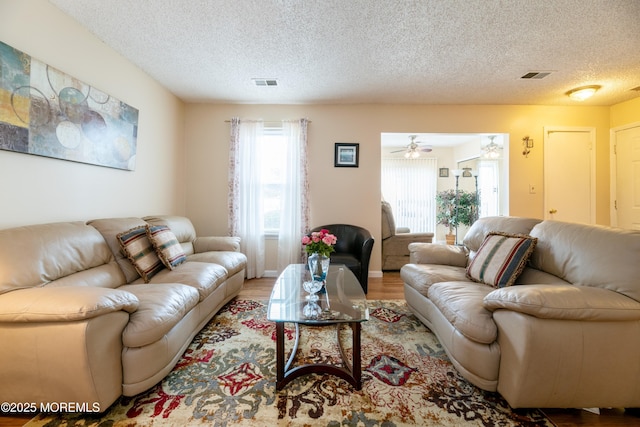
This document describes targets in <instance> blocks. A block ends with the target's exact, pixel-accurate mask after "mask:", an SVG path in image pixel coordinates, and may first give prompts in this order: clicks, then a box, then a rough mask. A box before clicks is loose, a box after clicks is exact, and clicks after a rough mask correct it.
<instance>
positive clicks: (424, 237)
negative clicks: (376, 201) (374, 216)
mask: <svg viewBox="0 0 640 427" xmlns="http://www.w3.org/2000/svg"><path fill="white" fill-rule="evenodd" d="M400 230H402V231H403V232H400ZM408 231H409V230H408V229H407V228H403V229H396V223H395V220H394V218H393V211H392V210H391V205H390V204H389V203H388V202H384V201H383V202H382V270H383V271H384V270H400V268H402V266H403V265H405V264H408V263H409V243H413V242H421V243H431V242H432V241H433V233H409V232H408Z"/></svg>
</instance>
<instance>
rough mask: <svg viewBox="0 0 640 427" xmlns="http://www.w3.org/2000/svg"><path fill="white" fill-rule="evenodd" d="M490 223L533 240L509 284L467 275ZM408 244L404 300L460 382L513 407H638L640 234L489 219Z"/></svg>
mask: <svg viewBox="0 0 640 427" xmlns="http://www.w3.org/2000/svg"><path fill="white" fill-rule="evenodd" d="M492 231H499V232H506V233H512V234H525V235H530V236H532V237H533V238H536V239H537V243H536V244H535V249H534V250H533V253H532V254H531V256H530V259H529V263H528V264H527V266H526V267H525V269H524V271H523V272H522V274H521V275H519V276H518V278H517V280H516V283H515V285H513V286H506V287H502V288H494V287H492V286H489V285H486V284H483V283H477V282H475V281H471V280H470V279H469V278H468V277H467V271H466V270H467V267H468V265H469V264H470V263H471V262H472V260H473V259H474V257H476V256H478V253H479V252H478V251H479V250H480V248H481V245H482V244H483V242H484V241H485V238H486V237H487V235H489V233H490V232H492ZM410 250H411V262H412V263H410V264H407V265H406V266H404V267H403V268H402V270H401V277H402V279H403V281H404V283H405V285H404V288H405V297H406V301H407V304H408V305H409V306H410V307H411V309H412V310H413V311H414V312H415V314H416V315H417V316H418V317H419V318H420V320H421V321H422V322H423V323H425V325H427V326H428V327H429V328H430V329H431V330H432V331H433V332H434V333H435V334H436V336H437V337H438V339H439V341H440V343H441V344H442V346H443V347H444V349H445V350H446V352H447V354H448V356H449V358H450V359H451V361H452V363H453V364H454V366H455V367H456V369H457V370H458V371H459V372H460V374H461V375H462V376H464V377H465V378H466V379H467V380H468V381H470V382H471V383H473V384H475V385H476V386H478V387H480V388H482V389H485V390H489V391H496V390H497V391H498V392H499V393H500V394H501V395H502V396H503V397H504V398H505V399H506V400H507V402H508V403H509V404H510V405H511V406H512V407H514V408H518V407H541V408H583V407H638V406H640V302H639V301H640V232H637V231H629V230H620V229H614V228H607V227H599V226H589V225H581V224H570V223H563V222H557V221H540V220H535V219H526V218H514V217H494V218H482V219H480V220H479V221H477V222H476V223H475V224H474V225H473V226H472V227H471V229H470V230H469V232H468V234H467V235H466V237H465V238H464V246H446V245H431V244H412V245H411V246H410ZM487 262H488V261H487ZM472 276H473V274H472Z"/></svg>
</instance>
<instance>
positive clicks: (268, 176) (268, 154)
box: [258, 127, 287, 235]
mask: <svg viewBox="0 0 640 427" xmlns="http://www.w3.org/2000/svg"><path fill="white" fill-rule="evenodd" d="M258 149H259V151H260V153H259V156H258V158H259V159H260V164H261V166H262V168H261V174H260V175H261V176H260V187H261V191H262V203H263V212H264V232H265V234H266V235H278V230H279V229H280V213H281V212H282V209H283V200H284V192H285V190H286V187H287V179H286V173H285V171H286V166H287V165H286V159H287V144H286V140H285V138H284V135H283V132H282V128H281V127H271V128H267V127H265V128H264V133H263V137H262V138H261V139H260V140H259V143H258Z"/></svg>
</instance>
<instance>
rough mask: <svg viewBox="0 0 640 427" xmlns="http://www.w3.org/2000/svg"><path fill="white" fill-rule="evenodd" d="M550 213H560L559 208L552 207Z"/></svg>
mask: <svg viewBox="0 0 640 427" xmlns="http://www.w3.org/2000/svg"><path fill="white" fill-rule="evenodd" d="M549 213H550V214H552V215H553V214H554V213H558V210H557V209H551V210H550V211H549Z"/></svg>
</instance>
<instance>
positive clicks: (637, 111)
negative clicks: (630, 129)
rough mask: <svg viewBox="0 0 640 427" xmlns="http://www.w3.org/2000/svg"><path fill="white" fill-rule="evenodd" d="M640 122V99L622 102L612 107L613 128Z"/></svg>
mask: <svg viewBox="0 0 640 427" xmlns="http://www.w3.org/2000/svg"><path fill="white" fill-rule="evenodd" d="M638 122H640V98H635V99H632V100H631V101H627V102H621V103H620V104H617V105H614V106H612V107H611V127H612V128H616V127H619V126H624V125H629V124H632V123H638Z"/></svg>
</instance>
